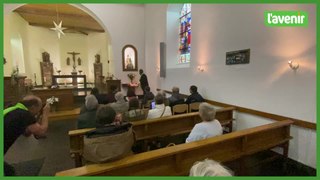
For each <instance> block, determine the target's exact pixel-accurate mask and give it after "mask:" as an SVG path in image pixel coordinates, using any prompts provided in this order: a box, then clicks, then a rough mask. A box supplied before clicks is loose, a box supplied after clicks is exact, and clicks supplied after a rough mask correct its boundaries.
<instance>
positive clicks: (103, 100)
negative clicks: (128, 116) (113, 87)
mask: <svg viewBox="0 0 320 180" xmlns="http://www.w3.org/2000/svg"><path fill="white" fill-rule="evenodd" d="M90 94H92V95H94V96H95V97H96V98H97V100H98V103H99V104H108V103H109V102H108V100H107V97H106V95H103V94H100V92H99V89H98V88H96V87H94V88H92V90H91V92H90Z"/></svg>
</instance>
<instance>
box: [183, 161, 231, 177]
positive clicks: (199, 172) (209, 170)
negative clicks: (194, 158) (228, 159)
mask: <svg viewBox="0 0 320 180" xmlns="http://www.w3.org/2000/svg"><path fill="white" fill-rule="evenodd" d="M232 174H233V173H232V172H231V171H230V170H228V169H227V168H225V167H224V166H222V165H221V164H219V163H218V162H216V161H213V160H210V159H205V160H203V161H198V162H196V163H194V164H193V166H192V167H191V169H190V174H189V176H232Z"/></svg>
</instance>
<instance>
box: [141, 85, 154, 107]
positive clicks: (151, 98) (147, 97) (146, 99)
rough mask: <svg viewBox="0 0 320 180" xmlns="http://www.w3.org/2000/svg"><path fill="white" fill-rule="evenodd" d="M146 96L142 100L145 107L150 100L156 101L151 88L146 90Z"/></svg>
mask: <svg viewBox="0 0 320 180" xmlns="http://www.w3.org/2000/svg"><path fill="white" fill-rule="evenodd" d="M144 92H145V94H144V96H143V99H142V104H143V105H145V104H146V103H147V102H148V101H149V100H153V99H154V94H153V93H152V92H151V91H150V87H149V86H146V88H144Z"/></svg>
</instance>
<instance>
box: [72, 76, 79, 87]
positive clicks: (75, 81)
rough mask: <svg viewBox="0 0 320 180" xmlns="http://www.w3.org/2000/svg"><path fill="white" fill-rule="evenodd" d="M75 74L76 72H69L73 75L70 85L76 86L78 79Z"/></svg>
mask: <svg viewBox="0 0 320 180" xmlns="http://www.w3.org/2000/svg"><path fill="white" fill-rule="evenodd" d="M77 74H78V73H77V72H71V75H72V76H74V77H72V85H73V86H75V87H76V86H78V79H77V77H76V76H77Z"/></svg>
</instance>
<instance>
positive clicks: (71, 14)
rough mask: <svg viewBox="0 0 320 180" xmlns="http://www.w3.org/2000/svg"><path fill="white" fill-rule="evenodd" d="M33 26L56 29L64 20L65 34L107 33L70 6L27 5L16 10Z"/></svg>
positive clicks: (92, 20) (95, 22)
mask: <svg viewBox="0 0 320 180" xmlns="http://www.w3.org/2000/svg"><path fill="white" fill-rule="evenodd" d="M14 12H16V13H18V14H19V15H20V16H21V17H22V18H23V19H25V20H26V21H27V22H28V23H29V25H31V26H40V27H45V28H52V27H54V25H53V21H55V22H56V23H57V24H58V23H60V21H61V20H62V27H65V28H67V29H66V30H64V32H65V33H81V34H85V35H88V34H89V33H90V32H105V31H104V29H103V28H102V27H101V26H100V24H99V23H98V22H97V21H96V20H95V19H93V18H92V17H91V16H90V15H89V14H87V13H86V12H84V11H82V10H81V9H78V8H76V7H74V6H71V5H69V4H27V5H24V6H21V7H19V8H18V9H16V10H14Z"/></svg>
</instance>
